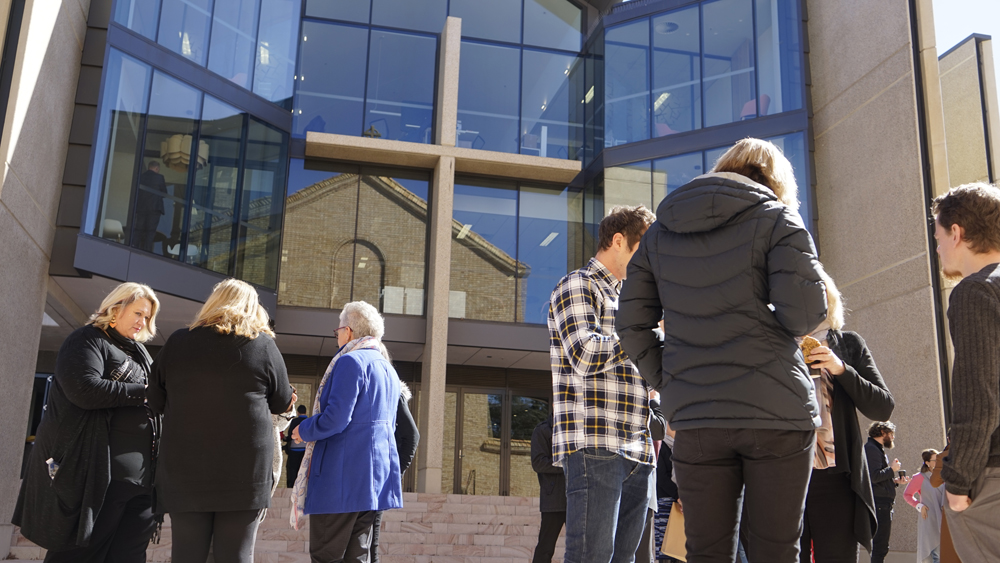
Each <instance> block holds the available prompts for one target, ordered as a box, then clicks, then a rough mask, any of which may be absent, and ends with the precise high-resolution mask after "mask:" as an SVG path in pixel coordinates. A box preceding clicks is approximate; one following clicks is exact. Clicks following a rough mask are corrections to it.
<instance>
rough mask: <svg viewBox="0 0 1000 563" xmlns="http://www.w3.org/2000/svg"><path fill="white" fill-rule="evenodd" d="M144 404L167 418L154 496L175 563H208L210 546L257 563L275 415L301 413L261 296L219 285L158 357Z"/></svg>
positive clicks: (227, 557) (237, 285)
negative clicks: (166, 522) (165, 516)
mask: <svg viewBox="0 0 1000 563" xmlns="http://www.w3.org/2000/svg"><path fill="white" fill-rule="evenodd" d="M146 396H147V397H148V399H149V406H150V407H151V408H152V409H153V410H154V411H155V412H158V413H163V440H162V445H161V451H160V458H159V460H160V465H159V470H158V471H157V473H156V495H157V504H158V506H157V511H159V512H169V513H170V521H171V526H172V529H173V543H172V548H171V553H172V561H174V563H192V562H195V563H205V559H206V558H207V557H208V551H209V546H210V545H212V550H213V553H214V555H215V561H217V562H218V563H229V562H237V561H238V562H245V563H251V562H252V560H253V556H252V554H253V543H254V539H255V537H256V534H257V524H258V521H259V518H260V516H261V514H262V511H263V510H264V509H265V508H267V507H268V506H270V499H271V486H272V484H273V480H274V477H273V475H272V473H271V465H272V455H273V452H274V447H273V446H274V433H273V429H272V421H271V415H272V414H281V413H285V412H290V411H291V410H292V407H294V405H295V395H294V392H293V389H292V386H291V385H290V384H289V383H288V373H287V371H286V370H285V362H284V360H283V359H282V357H281V354H280V353H279V352H278V347H277V346H276V345H275V344H274V333H273V332H272V331H271V329H270V328H269V326H268V315H267V312H266V311H265V310H264V308H263V307H262V306H261V305H260V303H259V301H258V298H257V291H256V290H254V288H253V287H251V286H250V285H249V284H247V283H245V282H242V281H239V280H234V279H228V280H225V281H223V282H221V283H219V284H218V285H216V286H215V290H214V291H213V292H212V295H211V296H209V298H208V301H206V302H205V305H204V306H203V307H202V308H201V311H199V313H198V316H197V318H196V319H195V321H194V322H193V323H192V324H191V327H190V329H181V330H178V331H177V332H175V333H173V334H172V335H171V336H170V338H169V339H168V340H167V343H166V345H164V346H163V349H162V350H160V353H159V354H158V355H157V357H156V364H155V367H154V368H153V375H152V377H151V378H150V382H149V388H148V389H147V391H146ZM213 541H214V545H213Z"/></svg>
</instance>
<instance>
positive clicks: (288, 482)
mask: <svg viewBox="0 0 1000 563" xmlns="http://www.w3.org/2000/svg"><path fill="white" fill-rule="evenodd" d="M287 453H288V462H287V465H285V486H286V487H288V488H289V489H291V488H292V487H294V486H295V478H296V477H298V475H299V467H301V466H302V458H303V456H305V455H306V451H305V450H288V451H287Z"/></svg>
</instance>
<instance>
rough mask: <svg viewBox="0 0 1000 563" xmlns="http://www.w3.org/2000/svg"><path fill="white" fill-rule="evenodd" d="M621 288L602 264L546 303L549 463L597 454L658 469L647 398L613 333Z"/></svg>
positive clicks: (569, 279)
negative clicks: (549, 373) (588, 451)
mask: <svg viewBox="0 0 1000 563" xmlns="http://www.w3.org/2000/svg"><path fill="white" fill-rule="evenodd" d="M620 290H621V282H620V281H618V280H617V279H616V278H615V277H614V276H613V275H612V274H611V272H609V271H608V269H607V268H605V267H604V264H601V263H600V262H599V261H598V260H597V259H596V258H591V259H590V262H588V263H587V265H586V266H584V267H583V268H580V269H579V270H576V271H573V272H570V273H569V274H567V275H566V277H564V278H563V279H561V280H559V283H558V284H557V285H556V288H555V290H553V292H552V297H551V299H550V301H549V354H550V357H551V360H552V398H553V411H554V423H555V424H554V426H553V432H552V464H553V465H555V466H559V467H561V466H562V460H563V459H564V458H566V457H567V456H569V455H570V454H572V453H573V452H576V451H578V450H582V449H584V448H600V449H603V450H608V451H612V452H616V453H618V454H619V455H621V456H623V457H625V458H627V459H630V460H632V461H637V462H639V463H645V464H649V465H653V464H654V463H655V462H654V458H653V442H652V440H651V439H650V435H649V395H648V391H647V389H646V383H645V381H644V380H643V379H642V376H640V375H639V370H637V369H636V368H635V366H634V365H633V364H632V362H631V361H630V360H629V359H628V357H627V356H626V355H625V351H624V350H623V349H622V347H621V344H619V342H618V335H617V334H615V312H616V311H617V310H618V293H619V291H620Z"/></svg>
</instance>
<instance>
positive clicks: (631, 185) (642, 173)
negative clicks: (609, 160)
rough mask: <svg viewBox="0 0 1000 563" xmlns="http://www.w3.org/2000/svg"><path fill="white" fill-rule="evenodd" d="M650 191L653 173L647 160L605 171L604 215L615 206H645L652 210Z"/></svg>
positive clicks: (651, 192)
mask: <svg viewBox="0 0 1000 563" xmlns="http://www.w3.org/2000/svg"><path fill="white" fill-rule="evenodd" d="M652 190H653V171H652V167H651V166H650V162H649V161H648V160H646V161H643V162H636V163H634V164H626V165H624V166H615V167H612V168H608V169H606V170H605V171H604V215H607V213H608V212H609V211H611V208H612V207H614V206H616V205H645V206H646V207H647V208H648V209H653V191H652ZM657 203H659V202H657ZM604 215H602V217H603V216H604Z"/></svg>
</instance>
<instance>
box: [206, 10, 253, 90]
mask: <svg viewBox="0 0 1000 563" xmlns="http://www.w3.org/2000/svg"><path fill="white" fill-rule="evenodd" d="M259 5H260V4H259V2H255V1H252V0H216V2H215V18H214V20H213V22H212V48H211V49H209V53H208V70H211V71H212V72H214V73H216V74H218V75H221V76H222V77H224V78H228V79H229V80H231V81H232V82H233V83H234V84H236V85H237V86H240V87H243V88H246V89H247V90H249V89H250V77H251V74H252V73H253V61H254V49H255V48H256V46H257V37H256V35H257V12H258V10H257V8H258V7H259Z"/></svg>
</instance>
